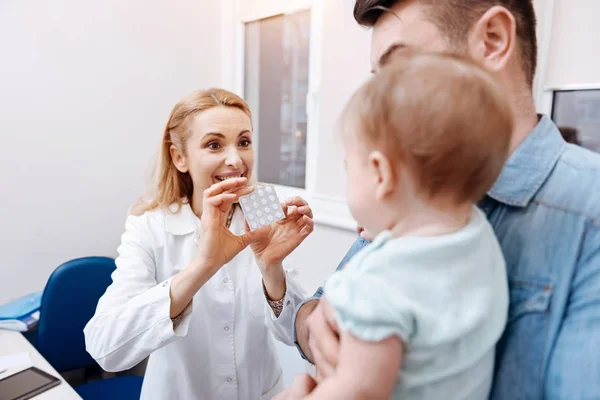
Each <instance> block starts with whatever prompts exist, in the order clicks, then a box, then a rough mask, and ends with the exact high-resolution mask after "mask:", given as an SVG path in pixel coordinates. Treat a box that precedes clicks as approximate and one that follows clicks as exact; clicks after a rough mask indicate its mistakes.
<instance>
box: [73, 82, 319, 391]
mask: <svg viewBox="0 0 600 400" xmlns="http://www.w3.org/2000/svg"><path fill="white" fill-rule="evenodd" d="M253 165H254V150H253V148H252V121H251V114H250V110H249V108H248V105H247V104H246V102H245V101H244V100H242V99H241V98H239V97H238V96H236V95H235V94H233V93H229V92H226V91H224V90H219V89H210V90H206V91H196V92H194V93H192V94H191V95H189V96H188V97H186V98H184V99H183V100H182V101H180V102H179V103H178V104H177V105H176V106H175V108H174V109H173V111H172V112H171V116H170V118H169V121H168V123H167V126H166V128H165V131H164V136H163V139H162V145H161V163H160V168H159V169H158V171H159V173H158V176H157V184H156V187H155V188H154V193H153V195H152V196H151V197H150V198H151V201H149V202H143V201H140V202H138V203H137V204H136V205H135V206H134V207H133V213H132V214H133V215H130V216H129V217H128V218H127V221H126V225H125V233H124V234H123V236H122V239H121V245H120V246H119V248H118V253H119V255H118V257H117V259H116V264H117V269H116V271H115V272H114V273H113V275H112V279H113V283H112V284H111V286H110V287H109V288H108V289H107V291H106V293H105V294H104V295H103V296H102V298H101V299H100V302H99V303H98V307H97V309H96V314H95V315H94V317H93V318H92V319H91V320H90V321H89V323H88V324H87V326H86V327H85V329H84V333H85V339H86V346H87V350H88V352H89V353H90V354H91V355H92V357H93V358H94V359H95V360H96V361H97V362H98V363H99V364H100V366H102V368H104V369H105V370H107V371H121V370H125V369H129V368H131V367H133V366H135V365H136V364H138V363H139V362H140V361H142V360H144V359H145V358H146V357H147V356H150V357H149V360H148V365H147V369H146V374H145V377H144V383H143V387H142V396H141V397H142V399H160V400H165V399H169V400H173V399H186V400H187V399H203V400H211V399H215V400H216V399H218V400H222V399H242V400H248V399H270V398H272V397H273V396H274V395H276V394H277V393H279V392H280V391H281V390H282V389H283V382H282V373H281V367H280V366H279V363H278V361H277V355H276V352H275V348H274V343H273V342H272V339H271V335H269V331H272V332H273V333H274V334H275V336H276V337H277V338H278V339H279V340H281V341H283V342H284V343H287V344H290V345H291V344H292V343H293V340H292V332H291V327H292V322H291V319H292V314H293V310H294V308H295V306H296V305H297V304H298V303H299V302H300V301H301V300H302V298H303V297H304V295H303V293H302V292H301V290H300V289H299V287H298V285H296V284H295V283H294V282H293V280H292V279H291V278H290V277H289V276H288V275H287V274H286V272H285V271H284V269H283V267H282V262H283V260H284V259H285V257H286V256H287V255H288V254H290V253H291V252H292V251H293V250H294V249H295V248H296V247H297V246H298V245H299V244H300V243H301V242H302V241H303V240H304V239H305V238H306V237H307V236H308V235H309V234H310V233H311V232H312V230H313V222H312V212H311V210H310V208H309V206H308V205H307V204H306V202H305V201H304V200H302V199H300V198H293V199H290V200H288V201H287V203H286V207H285V210H284V211H286V214H287V217H286V218H285V219H284V220H282V221H279V222H277V223H274V224H272V225H271V226H269V227H264V228H262V229H260V230H257V231H254V232H251V233H248V231H247V227H246V225H245V222H244V217H243V214H242V212H241V210H240V209H239V207H238V206H237V203H236V202H237V200H238V198H239V196H242V195H245V194H248V193H250V192H252V191H253V187H252V186H249V182H252V181H251V174H252V168H253ZM288 207H289V208H288Z"/></svg>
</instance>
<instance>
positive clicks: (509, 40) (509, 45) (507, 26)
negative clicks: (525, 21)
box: [468, 6, 517, 72]
mask: <svg viewBox="0 0 600 400" xmlns="http://www.w3.org/2000/svg"><path fill="white" fill-rule="evenodd" d="M516 40H517V23H516V21H515V17H514V16H513V15H512V13H511V12H510V11H508V10H507V9H506V8H504V7H501V6H494V7H492V8H490V9H489V10H487V11H486V12H485V13H484V14H483V15H482V16H481V18H479V20H478V21H477V22H476V23H475V25H473V27H472V28H471V30H470V32H469V37H468V47H469V54H470V55H471V57H472V58H473V59H474V60H475V61H477V62H478V63H479V64H480V65H482V66H483V67H485V68H486V69H487V70H489V71H492V72H497V71H500V70H502V69H504V68H505V67H506V65H507V64H508V62H509V61H510V59H511V58H512V56H513V53H514V51H515V43H516Z"/></svg>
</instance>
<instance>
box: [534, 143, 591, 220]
mask: <svg viewBox="0 0 600 400" xmlns="http://www.w3.org/2000/svg"><path fill="white" fill-rule="evenodd" d="M534 201H536V202H538V203H539V204H542V205H546V206H549V207H554V208H557V209H561V210H563V211H566V212H572V213H575V214H580V215H582V216H586V217H588V218H590V219H592V220H599V219H600V154H598V153H594V152H592V151H590V150H587V149H584V148H582V147H580V146H576V145H571V144H569V145H567V146H566V148H565V151H564V152H563V154H562V155H561V157H560V158H559V159H558V161H557V163H556V166H555V167H554V169H553V170H552V173H551V174H550V176H549V177H548V180H547V181H546V183H545V184H544V185H543V186H542V188H541V190H540V191H539V192H538V194H537V195H536V197H535V199H534Z"/></svg>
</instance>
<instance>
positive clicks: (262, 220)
mask: <svg viewBox="0 0 600 400" xmlns="http://www.w3.org/2000/svg"><path fill="white" fill-rule="evenodd" d="M258 222H259V223H260V224H261V225H265V224H266V223H267V221H265V220H264V219H261V220H260V221H258Z"/></svg>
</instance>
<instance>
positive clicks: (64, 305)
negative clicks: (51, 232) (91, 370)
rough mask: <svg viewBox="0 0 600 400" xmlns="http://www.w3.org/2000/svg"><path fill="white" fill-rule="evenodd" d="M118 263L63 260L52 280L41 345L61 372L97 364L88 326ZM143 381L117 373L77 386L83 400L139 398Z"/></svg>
mask: <svg viewBox="0 0 600 400" xmlns="http://www.w3.org/2000/svg"><path fill="white" fill-rule="evenodd" d="M115 268H116V265H115V260H113V259H112V258H107V257H84V258H79V259H75V260H71V261H68V262H66V263H64V264H62V265H60V266H59V267H58V268H56V270H55V271H54V272H53V273H52V275H51V276H50V278H49V279H48V283H47V284H46V287H45V288H44V293H43V295H42V304H41V308H40V321H39V323H38V336H37V343H36V347H37V349H38V351H39V352H40V353H41V354H42V356H44V358H46V360H48V362H49V363H50V364H51V365H52V366H53V367H54V368H55V369H56V370H57V371H58V372H65V371H71V370H75V369H83V368H88V367H96V366H98V364H97V363H96V361H94V359H93V358H92V357H91V356H90V355H89V354H88V352H87V351H86V350H85V338H84V336H83V328H84V327H85V325H86V324H87V323H88V321H89V320H90V319H91V318H92V316H93V315H94V313H95V312H96V306H97V304H98V300H99V299H100V297H101V296H102V295H103V294H104V292H105V291H106V288H107V287H108V286H109V285H110V284H111V283H112V279H111V274H112V272H113V271H114V270H115ZM142 381H143V378H142V377H140V376H118V377H114V378H109V379H104V380H98V381H93V382H89V383H85V384H83V385H79V386H76V387H75V388H74V389H75V391H77V393H78V394H79V395H80V396H81V397H82V398H83V399H84V400H88V399H89V400H94V399H111V400H113V399H115V400H121V399H122V400H132V399H139V398H140V392H141V388H142Z"/></svg>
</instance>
